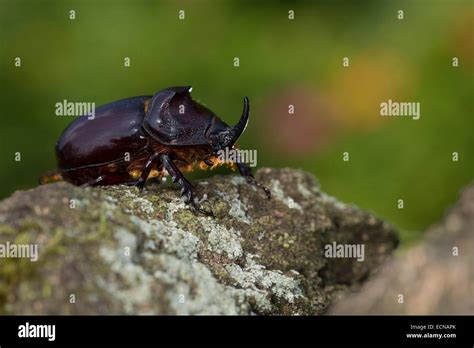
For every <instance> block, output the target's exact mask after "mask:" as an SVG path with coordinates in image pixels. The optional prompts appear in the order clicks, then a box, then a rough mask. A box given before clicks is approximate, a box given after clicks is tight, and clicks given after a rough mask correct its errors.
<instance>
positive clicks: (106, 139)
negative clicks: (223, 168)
mask: <svg viewBox="0 0 474 348" xmlns="http://www.w3.org/2000/svg"><path fill="white" fill-rule="evenodd" d="M190 91H191V87H171V88H166V89H163V90H161V91H159V92H157V93H156V94H154V95H153V96H140V97H132V98H126V99H122V100H119V101H116V102H113V103H110V104H106V105H104V106H101V107H99V108H98V109H97V110H96V112H95V118H93V119H88V118H87V117H80V118H78V119H76V120H75V121H73V122H72V123H71V124H70V125H69V126H68V127H67V128H66V130H65V131H64V132H63V134H62V135H61V137H60V139H59V141H58V142H57V144H56V155H57V160H58V167H59V169H58V171H57V172H55V173H52V174H50V175H45V176H44V177H42V179H41V180H40V181H41V182H42V183H45V182H48V181H56V180H58V179H61V178H62V179H64V180H66V181H68V182H70V183H72V184H75V185H82V186H95V185H115V184H127V185H135V186H138V187H139V188H140V189H143V188H144V187H145V183H146V182H147V179H148V178H149V176H150V173H151V172H152V171H155V172H158V173H164V171H163V169H164V170H165V171H166V172H167V173H168V174H169V175H170V176H171V178H172V180H173V182H178V184H179V185H180V187H181V194H182V195H184V196H185V198H186V202H188V203H189V204H190V205H191V207H192V208H197V207H196V203H195V202H194V199H193V190H192V189H193V186H192V184H191V183H190V182H189V181H188V180H187V179H186V178H185V177H184V175H183V174H182V171H181V170H183V169H186V168H189V167H190V166H192V165H193V164H195V163H196V162H200V163H205V164H206V166H213V164H214V163H213V160H212V159H213V158H214V159H215V155H216V154H217V152H219V151H220V150H223V149H225V148H233V146H234V144H235V142H236V141H237V139H238V138H239V136H240V135H241V134H242V133H243V131H244V130H245V127H246V126H247V123H248V120H249V100H248V98H247V97H245V98H244V107H243V112H242V116H241V118H240V120H239V122H238V123H237V124H236V125H235V126H233V127H229V126H228V125H227V124H226V123H225V122H223V121H222V120H221V119H220V118H219V117H217V116H216V115H215V114H214V113H213V112H212V111H211V110H209V109H207V108H206V107H205V106H203V105H201V104H199V103H197V102H196V101H194V100H193V99H192V98H191V95H190ZM127 156H128V160H127ZM235 164H236V166H237V168H238V170H239V172H240V174H241V175H242V176H244V177H245V178H246V180H247V182H248V183H250V184H252V185H255V186H257V187H260V188H261V189H263V190H264V191H265V193H266V195H267V197H268V198H270V196H271V195H270V190H269V189H268V188H266V187H265V186H263V185H261V184H260V183H258V182H257V181H255V179H254V177H253V175H252V172H251V170H250V168H249V167H248V166H247V165H246V164H245V163H235ZM150 177H151V176H150Z"/></svg>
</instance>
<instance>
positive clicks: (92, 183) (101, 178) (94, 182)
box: [81, 175, 105, 187]
mask: <svg viewBox="0 0 474 348" xmlns="http://www.w3.org/2000/svg"><path fill="white" fill-rule="evenodd" d="M104 179H105V176H104V175H101V176H98V177H97V178H95V179H92V180H91V181H88V182H86V183H84V184H82V185H81V187H89V186H96V185H98V184H100V183H101V182H102V181H104Z"/></svg>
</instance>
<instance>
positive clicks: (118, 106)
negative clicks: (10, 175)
mask: <svg viewBox="0 0 474 348" xmlns="http://www.w3.org/2000/svg"><path fill="white" fill-rule="evenodd" d="M149 98H150V97H148V96H142V97H134V98H127V99H123V100H119V101H117V102H114V103H111V104H107V105H104V106H102V107H100V108H98V109H97V110H96V112H95V117H94V118H93V119H88V118H87V116H83V117H80V118H79V119H77V120H75V121H74V122H72V123H71V124H70V125H69V127H68V128H67V129H66V130H65V131H64V133H63V134H62V136H61V138H60V139H59V141H58V143H57V145H56V152H57V158H58V165H59V168H60V169H61V170H62V171H64V170H66V171H68V170H75V169H79V168H85V167H90V166H103V165H107V164H110V163H114V162H120V161H122V160H123V159H124V158H126V156H127V155H128V156H130V157H132V156H134V155H136V154H137V153H139V152H141V151H143V150H144V149H145V148H146V147H147V145H148V140H147V137H145V136H144V134H143V131H142V128H141V124H142V121H143V117H144V116H145V111H144V102H145V101H146V100H147V99H149Z"/></svg>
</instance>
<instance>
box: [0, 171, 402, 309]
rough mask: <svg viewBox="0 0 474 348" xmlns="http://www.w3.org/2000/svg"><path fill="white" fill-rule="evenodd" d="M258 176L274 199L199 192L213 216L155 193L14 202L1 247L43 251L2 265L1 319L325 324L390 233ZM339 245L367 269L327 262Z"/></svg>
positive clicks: (72, 190)
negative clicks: (306, 319)
mask: <svg viewBox="0 0 474 348" xmlns="http://www.w3.org/2000/svg"><path fill="white" fill-rule="evenodd" d="M256 178H257V180H259V181H261V182H262V183H263V184H265V185H267V186H268V187H270V188H271V190H272V193H273V199H271V200H267V199H266V197H265V196H264V195H263V194H262V192H261V191H260V190H256V189H255V187H252V186H250V185H248V184H247V183H246V182H245V180H243V179H242V178H240V177H238V176H213V177H211V178H209V179H207V180H206V181H201V182H199V183H197V185H196V190H197V196H198V199H199V201H200V204H201V205H202V206H203V208H205V209H208V210H211V211H212V212H213V214H214V217H213V218H211V217H208V216H203V215H199V214H195V213H193V212H192V211H191V210H190V209H189V208H188V207H187V206H186V204H185V203H184V202H183V200H182V199H181V198H179V197H178V191H177V190H175V189H174V188H172V187H167V186H160V185H159V184H151V185H149V186H148V188H147V189H146V190H145V191H143V192H139V191H138V190H137V189H136V188H133V187H127V186H111V187H100V188H88V189H81V188H79V187H75V186H72V185H70V184H67V183H57V184H51V185H47V186H41V187H37V188H35V189H32V190H29V191H23V192H17V193H15V194H14V195H13V196H12V197H10V198H8V199H6V200H4V201H3V202H1V203H0V221H1V223H0V244H1V243H5V242H6V241H10V242H15V241H16V242H17V243H19V241H29V242H30V243H37V244H38V245H39V250H40V255H39V261H38V262H36V263H32V262H30V261H29V260H25V259H0V312H1V313H14V314H74V313H76V314H91V313H103V314H120V313H126V314H301V315H305V314H306V315H307V314H321V313H324V312H325V310H326V308H327V307H328V306H329V304H330V303H331V301H332V300H333V299H334V298H336V297H337V296H339V295H340V294H341V293H344V292H347V291H348V290H349V289H352V288H354V287H358V286H359V285H360V284H361V283H362V282H363V281H364V280H365V279H366V278H367V276H369V275H371V274H372V273H373V271H374V270H375V269H376V268H377V267H378V266H379V265H380V264H381V263H382V262H383V261H384V260H385V259H386V258H387V257H388V256H389V255H390V254H391V252H392V251H393V249H394V248H395V247H396V245H397V236H396V233H395V231H394V229H393V228H392V227H391V226H390V225H389V224H387V223H385V222H383V221H381V220H379V219H377V218H375V217H374V216H373V215H371V214H369V213H366V212H363V211H360V210H359V209H357V208H356V207H355V206H353V205H346V204H343V203H340V202H338V201H337V200H336V199H335V198H332V197H329V196H327V195H325V194H323V193H322V192H320V190H319V184H318V183H317V181H316V180H315V179H314V178H313V177H312V176H311V175H310V174H308V173H305V172H303V171H298V170H292V169H270V168H264V169H261V170H259V171H258V172H257V173H256ZM71 199H74V201H75V207H74V208H70V200H71ZM333 241H337V242H341V243H342V242H350V243H364V244H365V248H366V250H367V252H366V255H365V260H364V262H363V263H362V265H361V263H358V262H357V261H355V260H352V259H330V258H326V257H324V252H323V250H324V245H326V244H327V243H332V242H333ZM71 294H74V298H75V301H71V300H70V299H71Z"/></svg>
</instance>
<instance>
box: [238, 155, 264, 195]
mask: <svg viewBox="0 0 474 348" xmlns="http://www.w3.org/2000/svg"><path fill="white" fill-rule="evenodd" d="M236 164H237V168H239V172H240V174H241V175H242V176H243V177H244V178H245V179H246V180H247V182H248V183H249V184H251V185H254V186H257V187H259V188H261V189H262V190H263V191H265V194H266V195H267V198H268V199H270V198H272V193H271V191H270V189H269V188H268V187H266V186H264V185H262V184H261V183H259V182H258V181H257V180H255V178H254V176H253V174H252V170H251V169H250V167H249V166H248V165H246V164H245V163H241V162H237V163H236Z"/></svg>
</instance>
